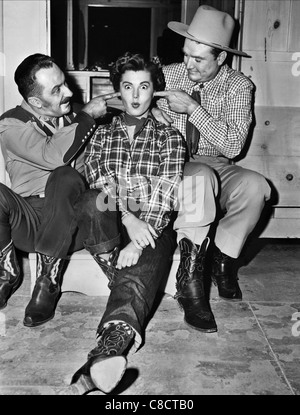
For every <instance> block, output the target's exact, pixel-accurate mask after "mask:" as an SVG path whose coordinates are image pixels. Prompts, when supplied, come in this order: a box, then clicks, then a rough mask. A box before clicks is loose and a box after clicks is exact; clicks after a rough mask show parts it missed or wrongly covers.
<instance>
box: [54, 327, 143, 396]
mask: <svg viewBox="0 0 300 415" xmlns="http://www.w3.org/2000/svg"><path fill="white" fill-rule="evenodd" d="M134 336H135V332H134V330H133V328H132V327H131V326H130V325H129V324H127V323H124V322H118V323H109V324H108V326H107V327H105V328H101V330H100V331H99V334H98V339H97V342H98V345H97V347H95V348H94V349H93V350H91V351H90V353H89V354H88V360H87V362H86V363H85V364H84V365H83V366H82V367H81V368H80V369H79V370H77V372H76V373H75V374H74V375H73V377H72V381H71V385H70V386H69V388H68V389H67V391H64V392H63V393H62V394H66V395H83V394H84V393H87V392H89V391H91V390H93V389H96V388H97V389H99V390H101V391H102V392H104V393H109V392H111V391H112V390H113V389H115V387H116V386H117V384H118V383H119V382H120V380H121V379H122V376H123V374H124V372H125V370H126V366H127V359H126V354H127V353H128V350H129V349H130V347H131V346H132V343H133V340H134Z"/></svg>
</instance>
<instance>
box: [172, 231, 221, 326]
mask: <svg viewBox="0 0 300 415" xmlns="http://www.w3.org/2000/svg"><path fill="white" fill-rule="evenodd" d="M208 242H209V239H208V238H206V239H205V240H204V241H203V243H202V245H201V247H199V246H197V245H195V244H193V242H192V241H190V240H189V239H188V238H183V239H181V240H180V241H179V248H180V257H181V258H180V264H179V268H178V271H177V274H176V289H177V292H176V294H175V299H176V300H177V301H178V303H179V306H180V307H181V308H182V310H183V311H184V320H185V322H186V323H187V324H188V325H189V326H191V327H192V328H194V329H196V330H200V331H203V332H206V333H213V332H215V331H217V325H216V322H215V318H214V315H213V313H212V311H211V308H210V305H209V301H208V299H207V298H206V295H205V290H204V262H205V254H206V249H207V245H208Z"/></svg>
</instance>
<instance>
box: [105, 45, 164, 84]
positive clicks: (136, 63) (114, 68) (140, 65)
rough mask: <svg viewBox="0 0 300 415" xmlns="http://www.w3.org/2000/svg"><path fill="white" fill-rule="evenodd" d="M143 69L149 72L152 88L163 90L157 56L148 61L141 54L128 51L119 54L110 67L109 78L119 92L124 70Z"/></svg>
mask: <svg viewBox="0 0 300 415" xmlns="http://www.w3.org/2000/svg"><path fill="white" fill-rule="evenodd" d="M144 70H145V71H147V72H149V73H150V75H151V81H152V82H153V88H154V90H155V91H163V90H164V89H165V77H164V74H163V71H162V65H161V63H160V61H159V58H157V57H155V58H153V59H151V60H150V61H148V60H146V59H145V58H144V56H143V55H141V54H139V53H130V52H126V53H125V54H124V55H123V56H120V57H119V58H118V59H117V60H116V62H114V63H113V64H112V65H111V67H110V80H111V82H112V84H113V87H114V90H115V91H116V92H119V90H120V82H121V78H122V75H123V74H124V73H125V72H126V71H135V72H137V71H144Z"/></svg>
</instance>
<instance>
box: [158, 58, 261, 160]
mask: <svg viewBox="0 0 300 415" xmlns="http://www.w3.org/2000/svg"><path fill="white" fill-rule="evenodd" d="M163 71H164V74H165V79H166V90H169V89H182V90H183V91H185V92H187V93H188V94H190V95H191V94H192V91H193V90H197V91H199V92H200V95H201V105H200V106H199V107H198V108H197V109H196V110H195V111H194V112H193V113H192V114H191V116H190V118H189V121H190V122H191V123H193V124H194V125H195V127H196V128H197V129H198V130H199V132H200V139H199V146H198V152H197V154H199V155H204V156H214V157H215V156H225V157H227V158H229V159H233V158H234V157H236V156H237V155H239V154H240V152H241V150H242V148H243V146H244V144H245V141H246V138H247V135H248V131H249V127H250V125H251V122H252V109H251V108H252V98H253V95H252V93H253V84H252V82H251V81H250V80H249V78H247V77H246V76H245V75H243V74H242V73H241V72H238V71H235V70H233V69H231V68H230V67H229V66H228V65H224V66H222V67H221V69H220V71H219V73H218V74H217V76H216V77H215V78H214V79H212V80H211V81H208V82H205V83H204V84H203V88H200V84H199V83H198V84H197V83H195V82H192V81H190V80H189V78H188V74H187V70H186V67H185V64H184V63H178V64H171V65H167V66H165V67H164V68H163ZM157 105H158V107H159V108H160V109H162V110H164V111H165V112H166V113H167V114H168V115H170V116H171V118H172V119H173V120H174V124H172V125H174V127H177V128H178V129H179V131H181V133H182V134H183V136H184V137H185V135H186V130H185V129H186V119H187V116H186V114H177V113H175V112H173V111H171V110H170V109H169V107H168V105H167V101H166V99H160V100H158V102H157Z"/></svg>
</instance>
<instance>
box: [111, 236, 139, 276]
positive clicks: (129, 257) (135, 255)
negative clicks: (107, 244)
mask: <svg viewBox="0 0 300 415" xmlns="http://www.w3.org/2000/svg"><path fill="white" fill-rule="evenodd" d="M142 252H143V250H142V249H139V248H137V247H136V246H135V245H134V244H133V242H129V244H128V245H127V246H125V248H123V249H122V250H121V251H120V253H119V257H118V261H117V265H116V268H117V269H122V268H125V267H131V266H132V265H136V264H137V262H138V260H139V258H140V256H141V255H142Z"/></svg>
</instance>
